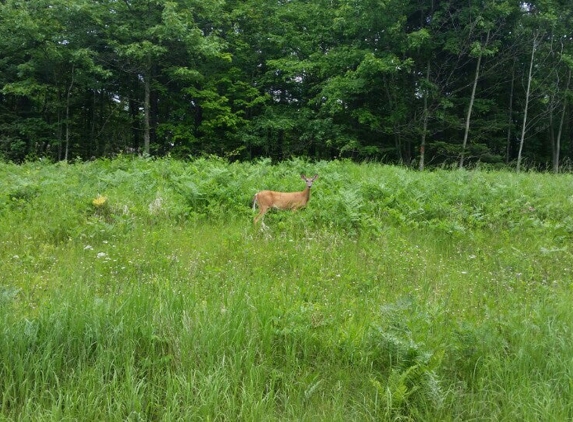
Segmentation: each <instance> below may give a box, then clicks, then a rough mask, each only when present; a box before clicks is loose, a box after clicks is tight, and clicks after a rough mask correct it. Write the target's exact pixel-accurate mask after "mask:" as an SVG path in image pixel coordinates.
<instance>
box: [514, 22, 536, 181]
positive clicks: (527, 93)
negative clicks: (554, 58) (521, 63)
mask: <svg viewBox="0 0 573 422" xmlns="http://www.w3.org/2000/svg"><path fill="white" fill-rule="evenodd" d="M538 36H539V32H536V33H535V34H534V35H533V45H532V47H531V59H530V61H529V74H528V76H527V90H526V92H525V109H524V111H523V124H522V125H521V136H520V138H519V152H518V154H517V166H516V171H517V172H518V173H519V171H520V170H521V157H522V153H523V144H524V142H525V130H526V127H527V111H528V108H529V97H530V95H531V80H532V79H533V61H534V59H535V50H536V49H537V38H538Z"/></svg>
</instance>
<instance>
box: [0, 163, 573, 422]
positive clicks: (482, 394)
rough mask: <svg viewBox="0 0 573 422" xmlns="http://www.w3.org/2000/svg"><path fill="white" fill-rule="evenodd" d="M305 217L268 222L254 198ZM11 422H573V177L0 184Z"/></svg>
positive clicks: (268, 166) (334, 174)
mask: <svg viewBox="0 0 573 422" xmlns="http://www.w3.org/2000/svg"><path fill="white" fill-rule="evenodd" d="M300 173H308V174H315V173H318V174H319V178H318V179H317V180H316V182H315V184H314V186H313V188H312V194H311V195H312V196H311V199H310V202H309V204H308V206H307V208H306V209H304V210H301V211H297V212H277V211H272V212H269V213H268V214H267V215H266V216H265V223H266V225H267V226H268V228H267V229H266V230H260V229H259V228H254V227H253V224H252V218H253V217H254V215H255V213H254V212H253V210H252V208H251V205H252V202H251V201H252V197H253V195H254V193H255V192H257V191H258V190H261V189H273V190H282V191H297V190H302V189H303V188H304V183H303V182H302V181H301V179H300V176H299V174H300ZM0 181H1V182H0V391H1V402H0V420H2V421H4V420H5V421H12V420H13V421H16V420H18V421H67V420H106V421H120V420H121V421H123V420H129V421H175V420H181V421H183V420H185V421H190V420H198V421H274V420H276V421H290V420H292V421H371V420H381V421H517V420H519V421H567V420H572V419H573V400H571V398H572V397H573V381H572V380H573V307H572V306H571V303H572V302H573V255H572V248H571V240H572V238H573V176H572V175H571V174H561V175H552V174H547V173H529V172H525V173H519V174H517V173H512V172H509V171H501V170H499V171H498V170H490V169H483V168H482V169H480V168H476V169H474V170H464V171H460V170H447V169H436V170H434V171H427V172H418V171H414V170H411V169H408V168H405V167H398V166H385V165H380V164H377V163H362V164H357V163H352V162H349V161H330V162H310V161H305V160H300V159H293V160H290V161H287V162H283V163H280V164H276V165H273V164H272V163H271V162H270V161H267V160H261V161H258V162H254V163H229V162H227V161H225V160H221V159H216V158H204V159H196V160H191V161H177V160H172V159H168V158H166V159H157V160H153V159H142V158H131V157H118V158H115V159H113V160H96V161H92V162H77V163H72V164H61V163H60V164H53V163H46V162H30V163H26V164H22V165H14V164H10V163H0Z"/></svg>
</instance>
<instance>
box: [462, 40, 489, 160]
mask: <svg viewBox="0 0 573 422" xmlns="http://www.w3.org/2000/svg"><path fill="white" fill-rule="evenodd" d="M488 42H489V31H487V36H486V39H485V44H484V48H485V47H487V43H488ZM482 57H483V52H482V51H481V48H480V53H479V56H478V62H477V65H476V74H475V77H474V84H473V86H472V95H471V97H470V104H469V106H468V113H467V115H466V127H465V131H464V141H463V143H462V153H461V155H460V168H461V169H462V168H464V158H465V153H466V146H467V143H468V136H469V132H470V120H471V116H472V108H473V106H474V100H475V97H476V88H477V83H478V80H479V72H480V66H481V58H482Z"/></svg>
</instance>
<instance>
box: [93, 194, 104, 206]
mask: <svg viewBox="0 0 573 422" xmlns="http://www.w3.org/2000/svg"><path fill="white" fill-rule="evenodd" d="M92 204H93V206H94V207H96V208H101V207H103V206H104V205H105V204H107V197H106V196H102V195H98V196H97V198H96V199H94V200H93V201H92Z"/></svg>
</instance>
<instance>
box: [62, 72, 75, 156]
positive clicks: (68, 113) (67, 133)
mask: <svg viewBox="0 0 573 422" xmlns="http://www.w3.org/2000/svg"><path fill="white" fill-rule="evenodd" d="M74 74H75V69H74V66H72V80H71V82H70V86H69V87H68V92H67V95H66V149H65V152H64V161H68V153H69V150H70V97H71V95H72V88H73V87H74Z"/></svg>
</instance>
